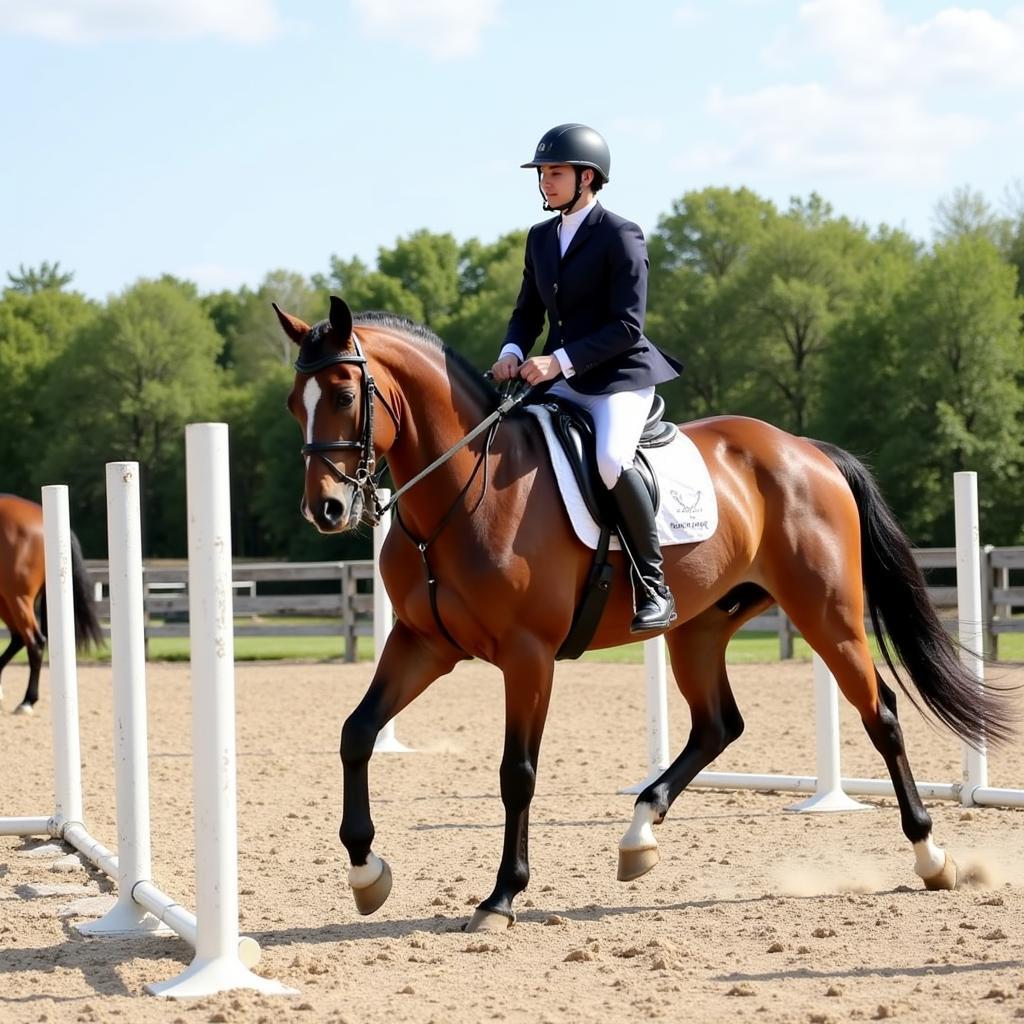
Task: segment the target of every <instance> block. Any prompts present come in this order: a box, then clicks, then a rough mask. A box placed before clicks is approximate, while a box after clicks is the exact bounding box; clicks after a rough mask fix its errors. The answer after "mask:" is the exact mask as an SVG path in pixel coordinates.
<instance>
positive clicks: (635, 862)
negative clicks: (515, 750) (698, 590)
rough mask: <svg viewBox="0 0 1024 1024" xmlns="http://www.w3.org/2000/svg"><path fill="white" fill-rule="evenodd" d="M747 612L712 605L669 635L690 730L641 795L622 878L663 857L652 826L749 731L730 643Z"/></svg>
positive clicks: (625, 846)
mask: <svg viewBox="0 0 1024 1024" xmlns="http://www.w3.org/2000/svg"><path fill="white" fill-rule="evenodd" d="M766 603H769V604H770V603H771V601H770V599H768V600H767V602H766ZM755 611H756V610H753V609H752V610H751V611H750V612H749V614H755ZM747 617H749V616H748V615H744V616H742V617H730V616H729V615H728V614H727V613H726V612H724V611H722V610H721V609H719V608H717V607H712V608H709V609H708V610H707V611H705V612H704V613H703V614H701V615H699V616H697V618H695V619H691V620H690V621H689V622H686V623H684V624H683V625H681V626H678V627H677V628H676V629H674V630H672V631H671V632H669V633H667V634H666V635H665V641H666V644H667V646H668V651H669V656H670V658H671V661H672V673H673V675H674V676H675V679H676V685H677V686H678V687H679V691H680V692H681V693H682V695H683V697H685V698H686V703H687V704H689V706H690V735H689V737H688V738H687V741H686V745H685V746H684V747H683V750H682V753H681V754H680V755H679V756H678V757H677V758H676V759H675V760H674V761H673V762H672V764H670V765H669V766H668V768H666V769H665V771H664V772H662V774H661V775H660V776H659V777H658V778H657V779H655V780H654V782H652V783H651V784H650V785H649V786H648V787H647V788H646V789H645V790H643V792H642V793H640V795H639V796H638V797H637V798H636V804H635V805H634V807H633V821H632V823H631V824H630V826H629V828H628V830H627V831H626V834H625V835H624V836H623V837H622V840H621V841H620V842H619V870H618V878H619V881H621V882H628V881H631V880H632V879H634V878H639V877H640V876H641V875H643V874H646V873H647V872H648V871H650V870H651V868H653V867H654V865H655V864H657V863H658V859H659V855H658V841H657V840H656V839H655V838H654V832H653V830H652V826H654V825H660V824H661V823H662V821H664V820H665V815H666V814H667V813H668V809H669V808H670V807H671V806H672V803H673V801H674V800H675V799H676V797H677V796H679V794H680V793H681V792H682V791H683V790H684V789H685V788H686V786H688V785H689V784H690V782H692V781H693V779H694V777H695V776H696V775H697V774H698V773H700V772H702V771H703V770H704V769H705V768H706V767H707V766H708V765H709V764H710V763H711V762H712V761H713V760H714V759H715V758H716V757H718V755H719V754H720V753H722V751H723V750H725V748H726V747H727V746H728V745H729V744H730V743H732V742H733V741H734V740H735V739H737V738H738V737H739V736H740V734H741V733H742V732H743V718H742V716H741V715H740V712H739V708H738V707H737V706H736V700H735V698H734V697H733V693H732V687H731V686H730V685H729V677H728V675H727V674H726V668H725V648H726V646H727V645H728V643H729V638H730V637H731V636H732V634H733V633H734V632H735V631H736V629H738V628H739V625H740V624H741V622H742V621H743V620H744V619H745V618H747Z"/></svg>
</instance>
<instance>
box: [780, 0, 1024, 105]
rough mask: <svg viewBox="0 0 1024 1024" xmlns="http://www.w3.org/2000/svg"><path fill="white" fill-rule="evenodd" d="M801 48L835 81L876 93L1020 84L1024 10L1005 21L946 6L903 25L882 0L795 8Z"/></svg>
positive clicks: (823, 0)
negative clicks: (830, 64)
mask: <svg viewBox="0 0 1024 1024" xmlns="http://www.w3.org/2000/svg"><path fill="white" fill-rule="evenodd" d="M800 24H801V33H798V36H799V37H802V38H797V39H796V40H792V39H791V40H790V42H789V43H788V45H794V43H795V45H796V46H797V47H800V45H801V43H802V44H803V45H805V46H807V47H810V48H811V49H814V50H817V51H818V52H820V53H822V54H825V55H827V56H828V57H829V58H830V59H832V60H833V61H835V62H836V64H837V69H838V71H839V74H840V77H842V78H844V79H846V80H847V81H849V82H853V83H856V84H858V85H861V86H863V87H870V86H874V87H876V88H878V89H892V88H907V87H923V86H931V87H935V86H941V85H949V86H962V85H965V84H975V85H981V86H986V87H992V88H999V89H1001V88H1012V87H1014V86H1019V85H1021V84H1024V7H1015V8H1011V9H1010V10H1008V11H1007V12H1006V14H1005V17H1002V18H1001V17H998V16H997V15H995V14H992V13H991V12H990V11H985V10H979V9H972V10H966V9H964V8H961V7H947V8H945V9H944V10H940V11H938V12H937V13H935V14H934V15H933V16H931V17H930V18H927V19H925V20H923V21H919V22H909V21H906V20H902V19H898V18H897V17H895V16H894V15H891V14H889V13H888V12H887V11H886V9H885V5H884V4H883V3H882V0H811V2H810V3H806V4H804V5H803V7H801V8H800Z"/></svg>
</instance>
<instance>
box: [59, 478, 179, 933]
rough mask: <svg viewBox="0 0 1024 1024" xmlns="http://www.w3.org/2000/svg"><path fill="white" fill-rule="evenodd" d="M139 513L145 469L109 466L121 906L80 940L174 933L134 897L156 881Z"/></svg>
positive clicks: (93, 924)
mask: <svg viewBox="0 0 1024 1024" xmlns="http://www.w3.org/2000/svg"><path fill="white" fill-rule="evenodd" d="M140 508H141V506H140V502H139V464H138V463H137V462H108V463H107V552H108V560H109V570H110V661H111V668H112V670H113V676H114V785H115V794H116V803H117V903H115V904H114V906H113V907H111V909H110V910H109V911H107V913H106V914H104V915H103V917H101V918H99V919H97V920H96V921H90V922H88V923H87V924H81V925H78V927H77V930H78V931H79V932H80V933H81V934H82V935H94V936H101V935H111V936H113V935H130V934H134V933H137V932H157V931H164V932H167V931H170V929H169V928H168V927H167V926H166V925H164V924H163V923H162V922H161V921H160V919H159V918H158V917H155V916H154V915H153V914H151V913H149V912H148V911H147V910H146V909H145V908H144V907H143V906H142V905H141V904H140V903H138V902H137V900H136V899H135V886H136V885H137V884H138V883H139V882H143V881H150V880H151V879H152V877H153V873H152V867H151V857H150V853H151V849H150V828H149V747H148V742H147V738H146V723H147V718H146V640H145V614H144V610H143V603H142V516H141V511H140Z"/></svg>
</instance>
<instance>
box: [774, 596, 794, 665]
mask: <svg viewBox="0 0 1024 1024" xmlns="http://www.w3.org/2000/svg"><path fill="white" fill-rule="evenodd" d="M778 607H779V657H780V658H781V659H782V660H783V661H789V660H790V659H792V657H793V623H792V622H790V621H789V616H788V615H787V614H786V613H785V612H784V611H783V610H782V606H781V605H779V606H778Z"/></svg>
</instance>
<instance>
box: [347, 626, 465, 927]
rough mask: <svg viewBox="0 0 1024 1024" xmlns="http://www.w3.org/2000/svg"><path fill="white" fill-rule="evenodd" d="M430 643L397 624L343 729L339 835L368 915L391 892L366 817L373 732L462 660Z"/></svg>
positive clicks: (385, 866)
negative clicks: (374, 851) (367, 684)
mask: <svg viewBox="0 0 1024 1024" xmlns="http://www.w3.org/2000/svg"><path fill="white" fill-rule="evenodd" d="M437 643H438V645H441V646H440V649H439V647H438V646H435V645H433V644H430V643H428V642H427V641H426V640H424V639H423V638H422V637H420V636H418V635H417V634H415V633H413V632H412V631H411V630H410V629H408V628H407V627H406V626H404V625H403V624H402V623H401V622H398V623H396V624H395V626H394V628H393V629H392V630H391V633H390V634H389V636H388V639H387V643H386V644H385V645H384V650H383V652H382V653H381V658H380V662H379V664H378V665H377V670H376V672H374V675H373V681H372V682H371V683H370V686H369V689H368V690H367V691H366V694H365V695H364V697H363V699H362V700H361V701H360V702H359V704H358V706H357V707H356V709H355V710H354V711H353V712H352V714H351V715H349V717H348V718H347V719H346V721H345V725H344V726H343V728H342V730H341V763H342V769H343V780H344V782H343V788H344V792H343V797H342V800H343V810H342V818H341V829H340V830H339V833H338V834H339V836H340V837H341V842H342V844H343V845H344V847H345V849H346V850H347V851H348V855H349V860H350V862H351V867H350V868H349V872H348V882H349V885H350V886H351V887H352V895H353V897H354V899H355V903H356V909H357V910H358V911H359V913H360V914H372V913H373V912H374V911H375V910H377V909H378V908H379V907H380V906H381V905H382V904H383V903H384V901H385V900H386V899H387V898H388V895H389V894H390V893H391V869H390V868H389V867H388V864H387V861H385V860H383V859H382V858H380V857H378V856H377V855H376V854H374V853H373V851H372V850H371V849H370V846H371V844H372V843H373V837H374V829H373V821H372V819H371V818H370V793H369V783H368V772H367V766H368V763H369V760H370V756H371V755H372V753H373V744H374V742H375V741H376V739H377V734H378V733H379V732H380V730H381V729H382V728H384V726H385V725H387V723H388V722H389V721H391V719H392V718H394V717H395V715H397V714H398V713H399V712H400V711H401V710H402V708H404V707H405V706H406V705H407V704H409V703H411V702H412V701H413V700H415V699H416V697H418V696H419V695H420V694H421V693H422V692H423V691H424V690H425V689H426V688H427V687H428V686H429V685H430V684H431V683H432V682H433V681H434V680H435V679H437V678H439V677H440V676H443V675H445V674H447V673H448V672H450V671H451V670H452V669H453V668H454V667H455V664H456V662H457V661H459V659H460V655H459V653H458V652H457V651H456V650H455V648H453V647H450V646H449V645H448V644H447V643H446V641H444V640H440V639H439V640H438V641H437Z"/></svg>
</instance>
